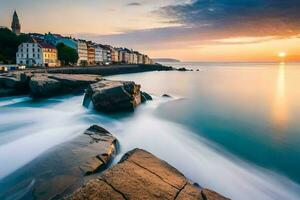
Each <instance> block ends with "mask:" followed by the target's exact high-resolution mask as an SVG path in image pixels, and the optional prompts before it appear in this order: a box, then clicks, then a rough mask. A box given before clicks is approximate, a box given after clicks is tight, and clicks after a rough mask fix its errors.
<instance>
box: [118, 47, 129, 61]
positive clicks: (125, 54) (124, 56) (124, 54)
mask: <svg viewBox="0 0 300 200" xmlns="http://www.w3.org/2000/svg"><path fill="white" fill-rule="evenodd" d="M119 61H120V62H121V63H124V64H129V63H130V50H128V49H120V50H119Z"/></svg>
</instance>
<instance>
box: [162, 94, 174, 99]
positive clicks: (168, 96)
mask: <svg viewBox="0 0 300 200" xmlns="http://www.w3.org/2000/svg"><path fill="white" fill-rule="evenodd" d="M162 97H166V98H172V96H171V95H168V94H163V95H162Z"/></svg>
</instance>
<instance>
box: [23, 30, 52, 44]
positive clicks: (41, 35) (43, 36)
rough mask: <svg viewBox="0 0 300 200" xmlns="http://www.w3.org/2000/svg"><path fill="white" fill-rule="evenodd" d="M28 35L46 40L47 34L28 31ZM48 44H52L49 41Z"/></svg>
mask: <svg viewBox="0 0 300 200" xmlns="http://www.w3.org/2000/svg"><path fill="white" fill-rule="evenodd" d="M28 35H29V36H30V37H31V38H33V39H36V40H44V39H45V35H43V34H40V33H28ZM48 44H50V43H48Z"/></svg>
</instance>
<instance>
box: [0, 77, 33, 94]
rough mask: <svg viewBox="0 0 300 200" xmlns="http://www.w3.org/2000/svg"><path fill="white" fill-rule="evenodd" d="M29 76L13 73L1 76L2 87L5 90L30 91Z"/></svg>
mask: <svg viewBox="0 0 300 200" xmlns="http://www.w3.org/2000/svg"><path fill="white" fill-rule="evenodd" d="M28 83H29V80H28V75H27V74H26V73H12V74H5V75H1V76H0V85H2V87H4V88H10V89H14V90H16V91H17V90H18V91H21V90H27V89H28Z"/></svg>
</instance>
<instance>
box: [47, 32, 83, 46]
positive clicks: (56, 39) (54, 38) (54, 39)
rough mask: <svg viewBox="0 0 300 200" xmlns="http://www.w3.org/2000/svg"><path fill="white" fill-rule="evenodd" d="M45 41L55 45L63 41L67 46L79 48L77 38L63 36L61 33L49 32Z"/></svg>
mask: <svg viewBox="0 0 300 200" xmlns="http://www.w3.org/2000/svg"><path fill="white" fill-rule="evenodd" d="M45 41H46V42H47V43H48V44H51V45H53V46H57V45H58V44H59V43H63V44H64V45H66V46H67V47H70V48H72V49H77V42H76V41H75V40H73V39H72V38H70V37H64V36H61V35H59V34H52V33H50V32H49V33H47V34H45Z"/></svg>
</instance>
